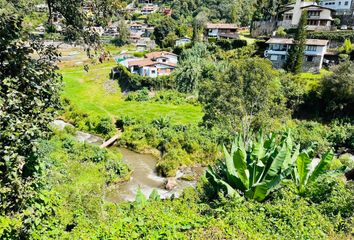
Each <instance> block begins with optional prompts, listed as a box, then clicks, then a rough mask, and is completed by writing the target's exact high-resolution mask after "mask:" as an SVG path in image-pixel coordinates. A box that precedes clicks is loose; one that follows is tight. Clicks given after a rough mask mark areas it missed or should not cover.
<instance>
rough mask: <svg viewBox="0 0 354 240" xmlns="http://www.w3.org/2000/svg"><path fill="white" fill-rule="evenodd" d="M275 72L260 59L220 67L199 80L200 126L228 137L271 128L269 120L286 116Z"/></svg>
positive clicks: (242, 60) (283, 99) (268, 64)
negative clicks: (202, 105)
mask: <svg viewBox="0 0 354 240" xmlns="http://www.w3.org/2000/svg"><path fill="white" fill-rule="evenodd" d="M278 77H279V76H278V75H277V71H275V70H273V68H272V66H271V63H270V62H269V61H267V60H264V59H261V58H249V59H240V60H237V61H234V62H231V63H230V64H221V65H220V66H218V67H217V70H216V71H215V72H214V74H213V76H212V77H210V78H209V79H210V80H208V79H206V80H204V81H203V84H202V86H201V89H200V91H199V100H200V101H201V102H202V103H204V113H205V116H204V123H205V124H206V125H207V126H214V125H216V126H218V127H220V128H221V129H225V130H228V131H229V132H230V133H232V134H236V132H238V131H243V133H244V136H245V137H246V138H247V137H248V134H249V133H250V132H251V129H255V130H256V129H257V128H260V127H265V126H268V127H271V124H272V119H274V118H284V117H286V116H287V110H286V108H285V98H284V96H283V95H282V91H281V85H280V81H279V78H278Z"/></svg>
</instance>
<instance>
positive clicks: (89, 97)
mask: <svg viewBox="0 0 354 240" xmlns="http://www.w3.org/2000/svg"><path fill="white" fill-rule="evenodd" d="M115 64H116V63H115V62H114V61H110V62H106V63H103V64H97V65H90V70H89V72H88V73H86V72H85V71H84V69H83V66H76V67H63V68H62V69H61V73H62V74H63V79H64V84H65V86H64V91H63V94H62V95H63V97H65V98H68V99H69V100H70V101H71V102H72V103H73V104H75V105H76V106H77V107H78V108H79V110H81V111H83V112H86V113H88V114H90V115H101V116H111V117H116V118H117V117H122V116H129V117H135V118H138V119H143V120H148V121H151V120H153V119H157V118H160V117H170V118H171V121H172V122H173V123H176V124H197V123H198V122H200V121H201V119H202V108H201V107H199V106H193V105H189V104H184V105H172V104H161V103H155V102H134V101H132V102H127V101H124V98H123V94H122V92H121V90H120V88H119V86H118V83H117V81H110V80H109V73H110V70H111V68H112V67H113V66H115Z"/></svg>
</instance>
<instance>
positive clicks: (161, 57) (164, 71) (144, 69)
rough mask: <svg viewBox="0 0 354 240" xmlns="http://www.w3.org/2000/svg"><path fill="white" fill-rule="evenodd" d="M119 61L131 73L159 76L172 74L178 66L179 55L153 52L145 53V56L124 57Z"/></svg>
mask: <svg viewBox="0 0 354 240" xmlns="http://www.w3.org/2000/svg"><path fill="white" fill-rule="evenodd" d="M119 63H120V64H121V65H123V66H125V67H126V68H128V70H129V71H130V72H131V73H134V74H139V75H140V76H146V77H152V78H155V77H159V76H166V75H170V74H171V72H172V71H173V70H174V69H175V68H176V66H177V63H178V59H177V55H175V54H173V53H169V52H152V53H149V54H146V55H145V58H134V59H124V60H122V61H119Z"/></svg>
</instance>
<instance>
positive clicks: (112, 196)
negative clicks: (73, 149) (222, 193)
mask: <svg viewBox="0 0 354 240" xmlns="http://www.w3.org/2000/svg"><path fill="white" fill-rule="evenodd" d="M53 125H54V126H56V127H57V128H59V129H64V127H65V126H68V125H70V124H68V123H65V122H64V121H61V120H55V121H54V124H53ZM75 138H76V139H77V140H78V141H80V142H88V143H91V144H101V143H103V139H101V138H99V137H97V136H94V135H92V134H89V133H85V132H81V131H77V132H76V136H75ZM112 148H117V147H116V146H113V147H112ZM118 150H119V151H120V152H121V153H122V155H123V161H124V162H125V163H126V164H127V165H128V166H129V168H130V169H131V170H132V174H131V178H130V180H129V181H127V182H123V183H120V184H116V185H111V186H109V187H108V191H107V194H106V199H107V200H108V201H111V202H115V203H118V202H122V201H134V199H135V196H136V193H137V191H138V189H139V188H140V189H141V191H142V192H143V194H144V195H145V196H146V197H148V196H149V195H150V194H151V192H152V191H153V190H154V189H156V190H157V191H158V193H159V195H160V197H161V198H162V199H166V198H169V197H171V196H172V195H174V196H175V197H178V196H179V195H180V194H181V193H182V191H183V189H184V188H186V187H189V186H195V185H196V181H184V180H180V179H179V178H180V177H181V176H182V175H183V173H182V172H181V171H178V172H177V176H176V183H177V185H176V187H175V188H174V189H173V190H170V191H168V190H166V189H165V188H164V185H165V182H166V181H167V179H166V178H163V177H160V176H158V174H157V173H156V164H157V159H156V158H155V157H153V156H152V155H150V154H140V153H136V152H133V151H130V150H128V149H125V148H118Z"/></svg>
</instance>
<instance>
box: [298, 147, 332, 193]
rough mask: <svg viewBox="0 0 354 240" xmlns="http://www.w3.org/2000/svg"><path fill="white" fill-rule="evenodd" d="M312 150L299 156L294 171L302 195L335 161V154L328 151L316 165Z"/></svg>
mask: <svg viewBox="0 0 354 240" xmlns="http://www.w3.org/2000/svg"><path fill="white" fill-rule="evenodd" d="M311 153H312V150H311V149H308V150H306V151H303V152H301V153H300V154H299V156H298V158H297V159H296V165H295V169H294V174H293V176H294V181H295V183H296V186H297V187H298V190H299V192H300V193H303V192H304V191H305V190H306V186H307V185H308V184H310V183H311V182H314V181H315V180H316V179H317V178H318V177H319V176H320V175H321V174H323V173H324V172H325V171H326V169H327V166H328V165H329V164H330V162H331V161H332V160H333V156H334V155H333V152H332V151H328V152H327V153H325V154H324V155H323V156H322V157H321V159H320V160H319V161H318V163H317V164H315V161H314V159H312V158H311Z"/></svg>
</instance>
